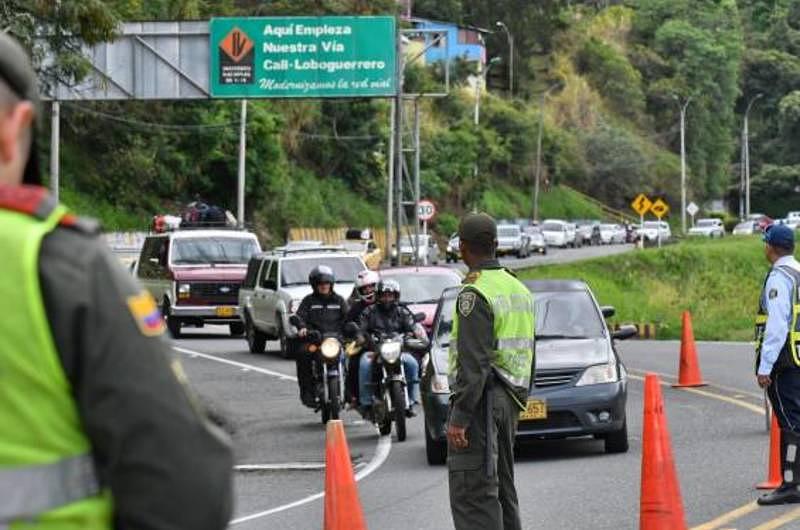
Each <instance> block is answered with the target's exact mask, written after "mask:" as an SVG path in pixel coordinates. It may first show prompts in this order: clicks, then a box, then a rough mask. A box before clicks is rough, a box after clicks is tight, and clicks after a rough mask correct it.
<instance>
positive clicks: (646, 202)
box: [631, 193, 653, 215]
mask: <svg viewBox="0 0 800 530" xmlns="http://www.w3.org/2000/svg"><path fill="white" fill-rule="evenodd" d="M652 205H653V203H652V202H651V201H650V199H648V198H647V196H646V195H645V194H644V193H640V194H639V196H638V197H636V198H635V199H633V202H632V203H631V208H633V211H634V212H636V213H638V214H639V215H644V214H646V213H647V212H648V211H649V210H650V206H652Z"/></svg>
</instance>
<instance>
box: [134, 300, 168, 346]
mask: <svg viewBox="0 0 800 530" xmlns="http://www.w3.org/2000/svg"><path fill="white" fill-rule="evenodd" d="M127 302H128V309H129V310H130V312H131V316H133V320H134V321H135V322H136V326H137V327H138V328H139V331H141V333H142V335H144V336H145V337H157V336H158V335H163V334H164V319H163V318H162V317H161V311H159V310H158V306H156V301H155V300H153V297H152V296H151V295H150V293H148V292H146V291H142V292H141V293H139V294H137V295H136V296H129V297H128V299H127Z"/></svg>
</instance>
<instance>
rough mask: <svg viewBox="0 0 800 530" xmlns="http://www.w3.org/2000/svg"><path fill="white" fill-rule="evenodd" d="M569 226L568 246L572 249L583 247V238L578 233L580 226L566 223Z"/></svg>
mask: <svg viewBox="0 0 800 530" xmlns="http://www.w3.org/2000/svg"><path fill="white" fill-rule="evenodd" d="M566 225H567V244H568V245H569V246H571V247H572V248H579V247H582V246H583V237H582V236H581V235H580V234H579V233H578V225H576V224H575V223H566Z"/></svg>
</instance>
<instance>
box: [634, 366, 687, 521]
mask: <svg viewBox="0 0 800 530" xmlns="http://www.w3.org/2000/svg"><path fill="white" fill-rule="evenodd" d="M641 489H642V490H641V497H640V501H639V529H640V530H681V529H683V530H685V529H686V518H685V516H684V513H683V500H682V499H681V490H680V484H679V483H678V476H677V473H676V471H675V461H674V460H673V458H672V446H671V444H670V439H669V429H668V428H667V419H666V416H665V415H664V400H663V398H662V397H661V382H660V381H659V379H658V376H657V375H655V374H647V375H646V377H645V382H644V428H643V432H642V484H641Z"/></svg>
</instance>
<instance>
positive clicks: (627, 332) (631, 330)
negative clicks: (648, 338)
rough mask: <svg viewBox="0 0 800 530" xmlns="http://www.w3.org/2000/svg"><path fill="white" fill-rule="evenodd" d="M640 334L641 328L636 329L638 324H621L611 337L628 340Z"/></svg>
mask: <svg viewBox="0 0 800 530" xmlns="http://www.w3.org/2000/svg"><path fill="white" fill-rule="evenodd" d="M638 334H639V330H638V329H636V326H632V325H630V324H627V325H625V326H620V328H619V329H618V330H617V331H615V332H613V333H612V334H611V338H612V339H615V340H627V339H630V338H631V337H635V336H636V335H638Z"/></svg>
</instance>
